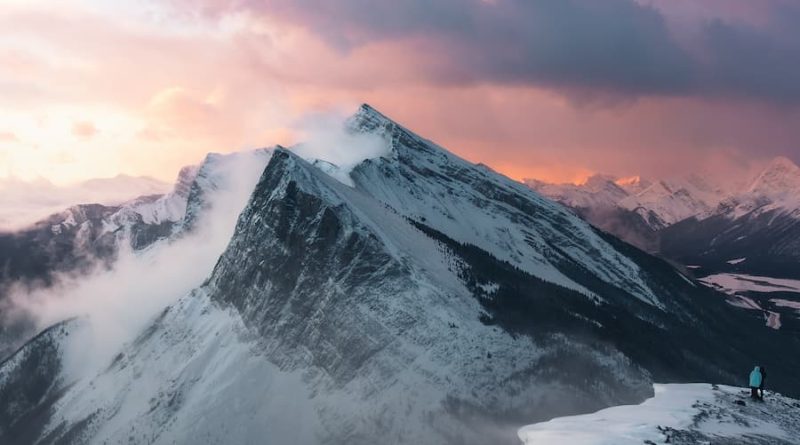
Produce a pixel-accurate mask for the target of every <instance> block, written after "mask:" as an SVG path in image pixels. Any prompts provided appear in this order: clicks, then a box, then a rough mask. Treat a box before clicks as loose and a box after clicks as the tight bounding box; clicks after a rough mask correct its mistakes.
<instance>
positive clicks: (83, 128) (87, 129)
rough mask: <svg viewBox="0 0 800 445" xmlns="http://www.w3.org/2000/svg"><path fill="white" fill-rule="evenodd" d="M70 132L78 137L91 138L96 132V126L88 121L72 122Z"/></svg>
mask: <svg viewBox="0 0 800 445" xmlns="http://www.w3.org/2000/svg"><path fill="white" fill-rule="evenodd" d="M72 134H73V135H74V136H75V137H77V138H79V139H91V138H93V137H94V135H95V134H97V127H95V126H94V124H93V123H91V122H89V121H78V122H74V123H73V124H72Z"/></svg>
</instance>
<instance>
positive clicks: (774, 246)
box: [527, 157, 800, 277]
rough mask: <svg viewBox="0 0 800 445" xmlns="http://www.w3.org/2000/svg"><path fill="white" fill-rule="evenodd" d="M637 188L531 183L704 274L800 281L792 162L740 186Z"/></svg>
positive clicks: (797, 181)
mask: <svg viewBox="0 0 800 445" xmlns="http://www.w3.org/2000/svg"><path fill="white" fill-rule="evenodd" d="M642 182H644V183H645V184H648V185H646V186H645V187H642V186H641V185H640V184H641V183H642ZM598 183H599V185H598ZM634 183H635V184H637V186H636V187H635V188H634V187H631V186H630V185H629V184H631V182H630V181H625V180H619V179H616V178H614V177H608V176H600V175H598V176H595V177H593V178H592V179H591V180H590V181H587V183H586V184H583V185H572V184H563V185H553V184H543V183H541V182H538V181H527V184H528V185H529V186H530V187H532V188H533V189H535V190H537V191H538V192H540V193H542V194H544V195H545V196H548V197H550V198H551V199H554V200H556V201H558V202H560V203H562V204H564V205H566V206H568V207H570V208H572V209H573V210H574V211H575V212H576V213H577V214H578V215H580V216H581V217H583V218H584V219H586V220H587V221H589V222H591V223H592V224H593V225H595V226H597V227H599V228H601V229H603V230H605V231H607V232H609V233H612V234H614V235H616V236H618V237H620V238H622V239H624V240H626V241H628V242H630V243H633V244H635V245H637V246H639V247H641V248H643V249H645V250H647V251H650V252H655V253H660V254H662V255H665V256H667V257H669V258H671V259H673V260H676V261H678V262H681V263H683V264H686V265H690V266H693V267H694V266H699V267H701V268H702V271H705V272H708V273H712V272H747V273H754V274H758V275H778V276H794V277H798V276H800V275H798V274H800V272H798V271H800V245H799V244H798V241H797V240H798V239H800V167H798V166H797V165H795V164H794V163H793V162H792V161H791V160H789V159H787V158H782V157H779V158H775V159H774V160H772V161H771V162H770V163H769V164H768V165H767V166H766V167H765V168H764V169H763V170H762V171H761V172H760V173H759V174H758V175H757V176H756V177H755V178H754V179H753V180H751V181H750V182H748V183H746V185H745V186H743V187H738V188H737V187H735V188H730V187H727V188H726V187H723V186H720V185H715V184H710V183H709V182H708V181H706V180H704V179H703V178H700V177H698V176H688V177H686V178H681V179H671V180H661V181H653V182H648V181H639V182H635V181H634ZM737 260H741V261H737ZM695 270H697V271H698V272H699V271H701V270H698V269H695Z"/></svg>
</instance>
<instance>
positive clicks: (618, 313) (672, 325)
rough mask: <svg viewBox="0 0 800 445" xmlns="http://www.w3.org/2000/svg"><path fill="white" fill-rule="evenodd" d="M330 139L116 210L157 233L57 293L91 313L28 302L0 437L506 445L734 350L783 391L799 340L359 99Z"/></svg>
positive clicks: (736, 370)
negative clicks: (174, 202)
mask: <svg viewBox="0 0 800 445" xmlns="http://www.w3.org/2000/svg"><path fill="white" fill-rule="evenodd" d="M335 136H336V137H327V138H320V139H318V140H315V141H313V143H311V144H310V145H306V146H305V150H306V151H304V146H298V147H292V148H290V149H286V148H283V147H276V148H275V149H272V150H266V151H262V152H259V154H257V155H256V158H253V157H252V155H251V156H245V157H244V158H243V159H244V162H239V163H236V165H238V166H240V167H241V168H234V169H232V170H228V171H227V172H226V173H224V174H222V175H221V176H220V178H221V179H223V180H222V181H213V180H209V176H208V175H206V174H204V168H205V167H207V166H210V165H215V164H219V163H223V162H224V159H225V158H224V157H219V156H209V158H207V160H206V162H205V163H204V164H203V166H201V167H200V168H199V170H198V173H197V174H196V176H195V177H194V178H193V180H192V181H191V183H192V185H191V186H189V187H188V190H189V192H188V194H186V190H187V187H186V183H188V181H187V182H181V183H179V186H178V187H176V190H175V192H173V194H171V195H165V196H162V197H159V198H156V199H155V201H149V202H148V205H149V204H152V203H153V202H158V201H159V200H165V199H166V200H169V199H177V198H176V197H178V196H179V197H183V196H186V198H181V202H185V207H181V206H176V207H170V208H175V209H179V208H185V210H184V211H183V212H179V211H176V212H175V213H168V215H170V217H169V218H156V217H154V216H153V215H154V213H152V212H150V213H147V212H144V211H141V212H140V211H138V210H136V211H134V212H135V213H136V214H137V215H139V216H138V217H136V218H135V221H136V222H137V223H140V224H141V225H142V226H143V227H146V226H151V225H152V224H155V225H159V224H160V223H167V225H166V226H165V232H164V234H163V235H159V236H154V237H151V238H147V239H148V240H155V241H152V242H151V243H150V244H149V246H147V247H144V248H142V249H139V253H133V254H132V255H133V258H134V260H133V261H132V262H129V261H127V260H125V259H124V258H123V259H121V258H117V259H116V260H114V261H112V263H111V265H110V266H109V268H110V270H109V271H107V272H103V271H101V272H99V274H98V275H90V276H89V277H88V278H87V280H88V281H86V282H81V281H79V282H78V283H77V287H75V289H77V292H76V294H77V295H86V294H92V295H93V297H92V298H90V299H81V300H76V301H84V302H88V303H90V304H88V307H90V308H91V307H96V308H97V309H98V310H93V311H92V310H90V311H88V312H87V313H73V314H70V313H68V312H66V311H59V310H53V311H46V312H48V313H49V315H50V316H49V317H47V318H46V321H47V322H49V323H53V324H52V325H51V327H49V328H46V329H44V330H43V332H42V333H41V334H40V335H38V336H36V337H34V338H33V339H31V340H30V341H29V342H27V343H26V344H25V345H24V346H23V347H22V348H21V349H19V350H18V351H17V352H16V353H15V354H13V355H12V356H10V357H9V358H8V359H7V360H5V361H4V362H3V363H2V364H0V401H2V402H3V403H2V404H1V405H0V406H2V407H3V408H2V410H0V439H3V440H4V441H8V442H11V443H28V442H37V441H38V442H61V443H119V442H133V443H176V442H177V443H209V444H210V443H222V442H225V443H253V442H261V441H263V440H264V438H269V439H270V440H272V441H275V442H277V443H309V444H313V443H320V444H323V443H325V444H339V443H341V444H345V443H346V444H359V443H365V444H366V443H375V441H376V440H378V441H381V442H385V443H409V444H410V443H459V444H465V443H466V444H472V443H474V444H485V443H518V438H517V429H518V428H520V427H521V426H523V425H526V424H529V423H532V422H535V421H539V420H547V419H549V418H552V417H553V416H557V415H567V414H578V413H584V412H588V411H592V410H597V409H600V408H603V407H606V406H610V405H616V404H622V403H636V402H640V401H642V400H644V399H645V398H647V397H649V396H651V395H652V383H653V382H654V381H657V382H688V381H713V382H721V383H729V384H736V383H738V381H739V380H740V377H739V374H740V373H741V370H742V369H748V368H749V367H750V365H751V362H752V361H753V360H754V359H755V360H759V361H760V363H763V364H764V365H765V366H767V367H768V368H770V369H771V370H773V371H772V372H773V373H774V374H772V375H773V376H774V377H771V385H774V388H775V389H777V390H779V391H782V392H785V393H787V394H790V395H798V394H800V387H799V386H798V384H797V381H796V380H795V379H794V378H793V373H792V371H793V370H796V369H798V367H800V362H798V360H800V359H798V358H797V357H796V355H795V354H787V353H786V351H793V350H796V349H797V348H798V346H800V338H798V337H797V336H793V335H785V331H778V330H775V329H770V328H768V327H765V326H764V323H763V321H762V320H761V319H760V318H759V317H756V316H753V315H752V314H751V313H749V312H745V311H741V310H737V309H736V308H734V307H732V306H731V305H730V304H727V303H726V301H727V296H726V295H725V294H722V293H720V292H718V291H716V290H714V289H712V288H710V287H708V286H705V285H703V284H701V283H699V282H697V281H695V280H693V278H692V277H691V276H689V275H687V274H686V273H685V272H682V271H680V270H678V269H676V268H674V267H673V266H672V265H670V264H669V263H667V262H665V261H663V260H661V259H659V258H657V257H654V256H651V255H649V254H647V253H645V252H643V251H641V250H639V249H637V248H635V247H633V246H631V245H629V244H626V243H625V242H623V241H621V240H620V239H617V238H615V237H614V236H611V235H609V234H607V233H604V232H602V231H600V230H598V229H596V228H594V227H592V226H591V225H589V224H588V223H587V222H585V221H584V220H582V219H581V218H579V217H577V216H576V215H574V214H573V213H572V212H571V211H570V210H569V209H567V208H566V207H563V206H562V205H560V204H557V203H555V202H553V201H551V200H549V199H547V198H544V197H543V196H541V195H540V194H538V193H536V192H534V191H532V190H531V189H530V188H528V187H527V186H525V185H523V184H520V183H518V182H516V181H513V180H511V179H508V178H506V177H504V176H502V175H500V174H498V173H496V172H494V171H492V170H490V169H488V168H486V167H484V166H481V165H475V164H471V163H469V162H467V161H465V160H463V159H460V158H458V157H457V156H455V155H453V154H452V153H450V152H448V151H447V150H445V149H444V148H442V147H440V146H438V145H436V144H435V143H433V142H431V141H428V140H426V139H424V138H422V137H420V136H418V135H416V134H415V133H413V132H412V131H410V130H408V129H406V128H404V127H403V126H402V125H400V124H398V123H396V122H394V121H392V120H391V119H389V118H387V117H386V116H384V115H383V114H381V113H380V112H378V111H376V110H375V109H373V108H372V107H370V106H368V105H364V106H362V107H361V108H360V109H359V110H358V112H357V113H356V114H355V115H353V116H352V117H351V118H350V119H348V120H347V122H346V123H345V124H344V127H343V128H342V129H341V130H340V132H339V133H337V134H336V135H335ZM326 144H329V148H330V150H324V148H326ZM350 145H352V146H357V147H360V149H359V150H356V152H355V154H354V155H352V156H346V155H345V156H340V157H337V158H328V159H315V157H316V156H318V155H319V154H320V153H327V152H329V151H330V152H333V153H344V154H347V153H348V151H347V150H346V148H347V147H348V146H350ZM315 147H316V148H322V150H319V149H316V148H315ZM310 148H311V149H310ZM343 149H344V150H343ZM256 159H257V160H258V162H256V161H255V160H256ZM244 167H247V168H246V169H243V168H244ZM206 171H208V169H206ZM225 183H229V184H231V183H232V184H235V186H234V187H232V189H233V190H237V191H238V192H237V193H235V194H233V195H230V194H228V195H226V194H225V193H220V194H219V195H218V196H220V197H222V198H223V199H217V200H214V199H212V198H213V196H214V195H215V194H216V193H217V192H224V190H225V189H226V187H225V186H223V185H221V184H225ZM181 184H183V185H181ZM601 185H602V184H601ZM620 188H621V187H620ZM621 189H622V190H623V191H624V188H621ZM230 196H239V197H240V198H242V199H241V201H237V202H231V200H229V199H226V198H225V197H230ZM184 199H185V201H183V200H184ZM161 202H163V201H161ZM225 204H228V205H225ZM166 207H169V206H166ZM134 208H137V207H135V206H134ZM154 208H159V209H161V208H165V207H162V206H160V205H156V206H154ZM117 211H119V210H117ZM132 211H133V210H132ZM156 213H158V212H156ZM181 213H182V215H181ZM634 213H635V212H634ZM111 214H112V215H113V214H114V213H113V212H112V213H111ZM158 214H159V215H164V214H162V213H158ZM214 215H216V216H214ZM637 215H638V213H637ZM109 218H111V216H108V215H106V216H102V217H101V218H100V219H101V220H103V221H106V220H108V219H109ZM209 218H210V219H211V220H212V221H214V220H216V221H219V222H220V223H222V227H221V228H214V226H213V225H212V226H211V228H210V229H208V230H204V227H206V228H208V227H209V226H208V225H205V224H204V223H203V221H204V220H208V219H209ZM112 219H113V218H112ZM87 221H89V220H87ZM662 221H666V220H665V219H662ZM76 222H77V221H76ZM159 222H160V223H159ZM234 222H235V224H233V223H234ZM84 224H87V222H86V221H84V222H82V223H81V226H83V225H84ZM63 225H64V223H60V224H51V225H50V226H49V228H50V233H52V234H56V232H59V231H61V232H59V233H63V231H65V230H67V229H65V228H62V229H57V230H54V229H53V227H62V226H63ZM87 226H91V224H88V225H87ZM135 227H137V226H136V225H134V226H125V227H122V229H121V232H122V233H128V234H132V233H137V230H138V229H136V228H135ZM166 229H168V230H166ZM67 231H68V230H67ZM101 232H102V231H101ZM114 232H116V230H115V231H114ZM132 239H133V238H131V237H130V236H126V237H124V238H123V243H122V244H121V245H128V244H130V241H131V240H132ZM209 240H213V242H211V241H209ZM144 244H147V243H144ZM217 249H219V250H218V251H217ZM134 250H135V249H134ZM200 252H202V255H200ZM201 258H202V260H201ZM142 264H144V265H145V266H142ZM190 271H191V272H192V273H191V274H188V272H190ZM187 276H188V277H189V279H184V278H185V277H187ZM182 277H183V278H182ZM81 280H83V278H81ZM142 281H144V282H142ZM81 283H83V284H81ZM170 283H171V284H170ZM115 284H116V285H118V286H119V287H118V288H117V289H115V287H114V285H115ZM153 295H155V297H153ZM28 296H29V297H31V296H32V297H36V295H28ZM140 299H145V300H146V301H149V302H150V304H148V305H147V306H148V308H147V311H139V313H137V316H136V317H135V318H136V319H137V320H136V321H137V323H130V324H129V325H126V326H125V327H126V329H124V331H125V332H114V331H110V330H109V328H111V327H114V326H116V325H117V324H116V323H115V321H117V320H120V318H118V317H119V316H120V315H121V314H122V315H123V319H124V314H125V310H126V308H127V307H133V305H135V304H136V303H135V302H136V301H139V300H140ZM33 301H44V304H43V305H42V306H40V309H44V308H48V307H53V306H52V305H50V304H49V303H47V301H49V300H47V299H46V298H45V299H44V300H41V299H38V300H37V299H36V298H34V299H33ZM104 301H105V302H106V303H107V305H106V304H101V302H104ZM91 303H95V304H91ZM34 307H35V306H34ZM148 314H149V315H148ZM57 316H61V317H62V318H61V319H58V318H57ZM42 322H44V320H42ZM787 323H788V324H787V326H788V327H791V326H792V324H791V323H792V322H791V321H790V320H787ZM41 327H43V328H44V327H45V326H43V325H42V326H41ZM110 333H115V334H117V335H110ZM108 338H112V339H113V340H114V341H106V340H107V339H108Z"/></svg>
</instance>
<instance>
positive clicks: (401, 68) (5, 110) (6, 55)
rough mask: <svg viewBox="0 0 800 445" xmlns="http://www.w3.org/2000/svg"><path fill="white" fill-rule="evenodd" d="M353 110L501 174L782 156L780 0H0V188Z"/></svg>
mask: <svg viewBox="0 0 800 445" xmlns="http://www.w3.org/2000/svg"><path fill="white" fill-rule="evenodd" d="M361 102H368V103H370V104H372V105H373V106H374V107H376V108H378V109H379V110H381V111H383V112H384V113H385V114H388V115H389V116H391V117H393V118H395V119H397V120H398V121H400V122H401V123H403V124H405V125H407V126H408V127H410V128H412V129H414V130H415V131H417V132H418V133H420V134H421V135H423V136H426V137H428V138H430V139H433V140H435V141H436V142H439V143H440V144H442V145H444V146H445V147H447V148H449V149H451V150H452V151H454V152H456V153H457V154H459V155H461V156H463V157H465V158H467V159H469V160H472V161H475V162H483V163H485V164H488V165H490V166H492V167H494V168H495V169H496V170H499V171H501V172H503V173H506V174H508V175H510V176H512V177H514V178H517V179H521V178H524V177H537V178H541V179H545V180H550V181H579V180H580V179H581V178H585V177H586V176H587V175H589V174H591V173H593V172H607V173H612V174H617V175H621V176H629V175H637V174H641V175H672V174H680V173H683V172H685V171H687V170H700V171H707V172H710V173H711V174H729V173H730V172H735V171H737V168H739V167H740V166H747V165H749V164H750V163H754V162H755V163H757V162H760V161H761V160H763V159H764V158H767V157H771V156H775V155H785V156H788V157H789V158H791V159H793V160H794V161H796V162H798V161H800V2H798V1H796V0H603V1H596V0H585V1H581V0H538V1H537V0H404V1H381V2H377V1H372V0H263V1H255V0H163V1H150V0H59V1H55V2H54V1H52V0H0V178H2V177H16V178H21V179H25V180H31V179H35V178H38V177H44V178H48V179H50V180H52V181H54V182H56V183H59V184H66V183H69V182H74V181H78V180H81V179H87V178H92V177H108V176H114V175H116V174H119V173H126V174H132V175H150V176H153V177H156V178H160V179H164V180H172V179H173V178H174V177H175V175H176V173H177V171H178V169H179V168H180V167H181V166H183V165H186V164H192V163H196V162H198V161H199V160H200V159H202V157H203V155H204V154H205V153H207V152H209V151H217V152H229V151H235V150H240V149H243V148H253V147H259V146H267V145H273V144H275V143H284V144H286V143H291V142H294V141H297V140H299V139H302V137H303V128H304V123H305V122H307V121H308V119H310V118H311V117H310V116H314V115H317V114H319V113H339V114H342V113H349V112H352V111H354V110H355V108H356V107H357V106H358V104H360V103H361Z"/></svg>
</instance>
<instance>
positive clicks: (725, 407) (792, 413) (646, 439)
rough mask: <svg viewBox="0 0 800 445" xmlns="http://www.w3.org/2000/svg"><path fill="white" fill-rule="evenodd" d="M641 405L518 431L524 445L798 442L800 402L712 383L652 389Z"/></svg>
mask: <svg viewBox="0 0 800 445" xmlns="http://www.w3.org/2000/svg"><path fill="white" fill-rule="evenodd" d="M654 389H655V397H653V398H651V399H648V400H646V401H645V402H644V403H642V404H641V405H630V406H617V407H613V408H608V409H605V410H602V411H598V412H596V413H594V414H587V415H582V416H575V417H564V418H558V419H554V420H551V421H548V422H543V423H538V424H535V425H530V426H527V427H525V428H522V429H520V431H519V437H520V439H521V440H522V441H523V443H524V444H526V445H539V444H560V445H641V444H660V443H671V444H674V445H688V444H702V443H705V444H729V443H730V444H733V443H736V444H741V445H747V444H759V445H762V444H771V445H789V444H794V443H797V442H798V441H800V412H799V411H798V408H800V402H798V401H797V400H794V399H790V398H787V397H783V396H781V395H779V394H776V393H768V394H767V395H766V401H765V402H753V401H751V399H750V397H749V396H750V390H749V389H746V388H736V387H731V386H721V385H720V386H717V385H709V384H702V383H698V384H685V385H677V384H671V385H654Z"/></svg>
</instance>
